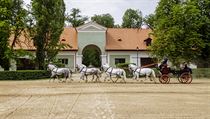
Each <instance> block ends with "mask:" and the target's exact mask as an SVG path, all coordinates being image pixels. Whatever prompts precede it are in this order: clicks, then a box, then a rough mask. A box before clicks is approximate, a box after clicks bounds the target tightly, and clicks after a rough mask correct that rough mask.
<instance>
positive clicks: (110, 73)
mask: <svg viewBox="0 0 210 119" xmlns="http://www.w3.org/2000/svg"><path fill="white" fill-rule="evenodd" d="M110 68H112V67H109V68H107V69H106V71H105V72H106V73H109V75H110V76H111V75H112V71H113V69H114V68H112V69H111V72H108V70H109V69H110Z"/></svg>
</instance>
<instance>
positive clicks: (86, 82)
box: [85, 75, 88, 83]
mask: <svg viewBox="0 0 210 119" xmlns="http://www.w3.org/2000/svg"><path fill="white" fill-rule="evenodd" d="M85 78H86V80H85V83H87V82H88V77H87V75H85Z"/></svg>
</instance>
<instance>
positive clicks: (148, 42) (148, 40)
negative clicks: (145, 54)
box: [144, 38, 152, 46]
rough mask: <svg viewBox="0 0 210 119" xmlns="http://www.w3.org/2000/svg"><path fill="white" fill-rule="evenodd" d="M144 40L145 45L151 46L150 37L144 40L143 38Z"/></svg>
mask: <svg viewBox="0 0 210 119" xmlns="http://www.w3.org/2000/svg"><path fill="white" fill-rule="evenodd" d="M144 42H145V43H146V45H147V46H151V44H152V39H151V38H147V39H146V40H144Z"/></svg>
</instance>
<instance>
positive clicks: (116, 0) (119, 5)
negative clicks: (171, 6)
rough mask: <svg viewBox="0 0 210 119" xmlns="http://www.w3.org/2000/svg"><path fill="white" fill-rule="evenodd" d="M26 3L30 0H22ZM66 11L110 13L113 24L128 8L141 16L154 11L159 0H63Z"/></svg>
mask: <svg viewBox="0 0 210 119" xmlns="http://www.w3.org/2000/svg"><path fill="white" fill-rule="evenodd" d="M24 1H25V3H26V4H29V3H30V0H24ZM64 2H65V4H66V12H70V10H71V9H72V8H79V9H80V10H81V14H82V15H85V16H88V17H89V18H90V17H91V16H93V15H94V14H106V13H110V14H111V15H112V16H113V17H114V20H115V24H121V23H122V17H123V14H124V12H125V11H126V10H127V9H129V8H132V9H139V10H140V11H141V12H142V14H143V16H146V15H148V14H151V13H154V11H155V8H156V6H157V4H158V2H159V0H64Z"/></svg>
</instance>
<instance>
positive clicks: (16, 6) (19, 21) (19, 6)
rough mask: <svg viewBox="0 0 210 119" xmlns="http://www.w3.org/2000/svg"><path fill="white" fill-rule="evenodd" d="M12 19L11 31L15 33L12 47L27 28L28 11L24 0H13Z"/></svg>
mask: <svg viewBox="0 0 210 119" xmlns="http://www.w3.org/2000/svg"><path fill="white" fill-rule="evenodd" d="M11 12H12V19H11V32H12V34H13V35H14V38H13V39H12V45H11V49H13V47H14V46H15V43H17V42H18V38H19V36H20V35H21V33H22V32H23V31H24V30H25V28H26V15H27V11H26V9H24V8H23V0H13V2H12V9H11Z"/></svg>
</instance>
